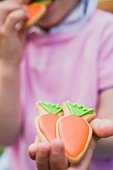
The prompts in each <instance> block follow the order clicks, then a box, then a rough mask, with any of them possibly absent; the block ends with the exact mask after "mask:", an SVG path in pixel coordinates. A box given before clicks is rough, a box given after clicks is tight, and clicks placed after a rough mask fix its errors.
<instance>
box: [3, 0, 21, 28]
mask: <svg viewBox="0 0 113 170" xmlns="http://www.w3.org/2000/svg"><path fill="white" fill-rule="evenodd" d="M21 8H22V5H20V4H18V3H17V2H16V1H13V2H12V1H3V2H0V25H1V24H3V22H4V21H5V20H6V18H7V16H8V14H10V13H11V12H13V11H14V10H18V9H21Z"/></svg>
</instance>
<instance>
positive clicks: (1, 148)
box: [0, 146, 4, 155]
mask: <svg viewBox="0 0 113 170" xmlns="http://www.w3.org/2000/svg"><path fill="white" fill-rule="evenodd" d="M3 152H4V149H3V147H2V146H0V155H1V154H2V153H3Z"/></svg>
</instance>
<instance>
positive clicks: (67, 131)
mask: <svg viewBox="0 0 113 170" xmlns="http://www.w3.org/2000/svg"><path fill="white" fill-rule="evenodd" d="M63 112H64V116H62V117H60V118H59V119H58V121H57V124H56V136H57V138H60V139H61V140H62V141H63V143H64V146H65V153H66V156H67V158H68V161H69V162H70V163H77V162H79V161H80V160H81V159H82V157H83V155H84V154H85V152H86V150H87V147H88V145H89V142H90V139H91V137H92V128H91V126H90V124H89V123H88V122H89V121H91V120H92V119H94V118H95V117H96V114H95V113H94V110H93V109H88V108H86V107H85V106H80V105H78V104H72V103H70V102H69V101H67V102H64V103H63Z"/></svg>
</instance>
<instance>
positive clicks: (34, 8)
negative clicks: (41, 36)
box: [23, 0, 50, 28]
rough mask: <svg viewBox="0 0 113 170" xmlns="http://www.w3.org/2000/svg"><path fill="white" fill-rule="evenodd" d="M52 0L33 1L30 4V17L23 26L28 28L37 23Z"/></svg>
mask: <svg viewBox="0 0 113 170" xmlns="http://www.w3.org/2000/svg"><path fill="white" fill-rule="evenodd" d="M49 3H50V0H34V1H33V2H32V3H30V4H28V6H27V9H28V14H29V17H28V19H27V20H26V21H25V22H24V24H23V27H24V28H28V27H31V26H32V25H34V24H36V23H37V21H38V20H39V19H40V18H41V17H43V15H44V14H45V12H46V9H47V5H48V4H49Z"/></svg>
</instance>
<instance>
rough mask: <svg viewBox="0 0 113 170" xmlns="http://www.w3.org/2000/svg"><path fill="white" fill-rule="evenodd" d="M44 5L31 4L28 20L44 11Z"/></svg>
mask: <svg viewBox="0 0 113 170" xmlns="http://www.w3.org/2000/svg"><path fill="white" fill-rule="evenodd" d="M42 7H43V5H42V4H37V3H34V4H30V5H28V7H27V8H28V13H29V18H28V20H31V19H32V18H33V17H34V16H35V15H36V14H37V13H39V12H40V11H41V9H42Z"/></svg>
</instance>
